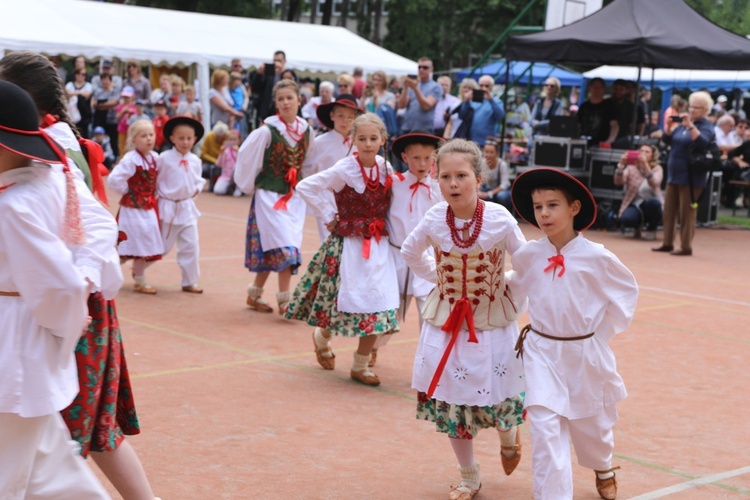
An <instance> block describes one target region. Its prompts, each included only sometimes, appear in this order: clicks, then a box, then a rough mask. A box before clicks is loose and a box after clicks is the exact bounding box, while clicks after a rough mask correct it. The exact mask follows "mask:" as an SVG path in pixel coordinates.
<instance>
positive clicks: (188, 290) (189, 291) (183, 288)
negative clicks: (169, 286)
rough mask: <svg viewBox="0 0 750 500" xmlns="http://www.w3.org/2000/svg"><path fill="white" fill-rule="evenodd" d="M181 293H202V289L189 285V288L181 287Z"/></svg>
mask: <svg viewBox="0 0 750 500" xmlns="http://www.w3.org/2000/svg"><path fill="white" fill-rule="evenodd" d="M182 291H183V292H188V293H203V288H201V287H199V286H196V285H190V286H183V287H182Z"/></svg>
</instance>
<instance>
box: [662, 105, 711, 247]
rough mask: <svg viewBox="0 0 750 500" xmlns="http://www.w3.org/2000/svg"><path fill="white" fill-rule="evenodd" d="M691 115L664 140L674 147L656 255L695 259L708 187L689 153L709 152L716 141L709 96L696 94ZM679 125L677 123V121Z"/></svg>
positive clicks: (704, 175) (681, 115)
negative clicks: (702, 203) (703, 194)
mask: <svg viewBox="0 0 750 500" xmlns="http://www.w3.org/2000/svg"><path fill="white" fill-rule="evenodd" d="M688 102H689V106H688V112H687V113H681V114H680V115H679V117H680V121H679V125H677V127H675V128H674V129H672V131H671V132H667V133H665V134H664V136H663V137H662V140H663V141H664V142H665V143H666V144H668V145H671V146H672V149H671V150H670V152H669V160H667V190H666V193H665V194H664V240H663V241H662V244H661V246H659V247H655V248H653V249H652V250H653V251H654V252H669V253H670V255H693V246H692V243H693V236H694V235H695V218H696V214H697V206H696V207H695V208H694V207H693V205H694V204H695V203H696V202H697V201H698V198H700V195H701V192H702V191H703V189H704V188H705V187H706V180H707V176H706V172H705V171H704V170H698V171H694V169H692V168H690V166H689V165H688V161H689V159H690V149H691V145H692V148H694V149H696V150H697V151H706V150H707V149H708V147H709V145H710V144H711V142H712V141H713V139H714V126H713V123H711V122H710V121H709V120H708V119H707V118H706V116H707V115H708V112H709V111H710V110H711V107H712V106H713V105H714V101H713V99H711V95H710V94H708V93H707V92H693V93H692V94H690V98H689V100H688ZM675 123H677V121H675ZM678 219H679V221H680V249H679V250H675V248H674V237H675V229H676V226H677V220H678Z"/></svg>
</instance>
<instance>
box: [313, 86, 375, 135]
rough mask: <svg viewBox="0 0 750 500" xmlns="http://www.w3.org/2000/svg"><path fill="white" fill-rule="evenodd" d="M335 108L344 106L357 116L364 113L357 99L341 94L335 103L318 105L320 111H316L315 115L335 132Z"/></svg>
mask: <svg viewBox="0 0 750 500" xmlns="http://www.w3.org/2000/svg"><path fill="white" fill-rule="evenodd" d="M334 106H344V107H345V108H349V109H353V110H354V111H356V112H357V116H359V115H361V114H362V113H364V110H363V109H362V108H360V107H359V104H358V103H357V98H356V97H354V96H353V95H351V94H341V95H340V96H338V97H337V98H336V100H335V101H333V102H329V103H326V104H320V105H318V109H316V110H315V114H316V115H317V116H318V121H319V122H320V123H322V124H323V125H325V127H326V128H327V129H329V130H333V120H332V119H331V114H332V113H333V108H334Z"/></svg>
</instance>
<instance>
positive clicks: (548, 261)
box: [509, 168, 638, 500]
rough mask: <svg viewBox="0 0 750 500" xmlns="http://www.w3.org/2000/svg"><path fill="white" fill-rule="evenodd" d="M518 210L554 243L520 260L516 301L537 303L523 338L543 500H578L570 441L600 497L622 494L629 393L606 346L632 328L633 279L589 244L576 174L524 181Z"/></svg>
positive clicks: (586, 204) (545, 242) (520, 254)
mask: <svg viewBox="0 0 750 500" xmlns="http://www.w3.org/2000/svg"><path fill="white" fill-rule="evenodd" d="M511 196H512V199H513V206H514V207H515V209H516V211H517V213H518V214H519V215H520V216H521V217H522V218H523V219H524V220H525V221H526V222H528V223H529V224H532V225H534V226H536V227H539V228H540V229H541V230H542V231H544V234H545V235H546V237H545V238H542V239H540V240H537V241H529V242H528V243H526V244H524V245H523V246H522V247H521V248H520V249H519V250H518V251H517V252H516V253H515V254H513V269H514V270H513V271H511V272H510V273H509V282H510V288H511V291H512V293H513V296H514V297H515V298H516V299H517V300H518V301H522V300H523V298H524V297H527V298H528V304H529V316H530V318H531V324H530V325H527V326H526V327H525V328H524V329H523V330H522V331H521V334H520V336H519V340H518V343H517V344H516V349H517V350H518V351H519V354H520V355H521V356H522V359H523V364H524V377H525V381H526V402H525V408H526V411H527V416H528V420H529V421H530V424H531V438H532V443H533V455H532V465H533V469H534V498H537V499H555V500H561V499H571V498H573V478H572V470H571V460H570V445H569V444H568V438H569V437H570V439H571V440H572V441H573V446H574V447H575V450H576V455H577V457H578V463H579V464H581V465H583V466H584V467H588V468H590V469H593V470H594V471H595V475H596V489H597V491H598V492H599V495H600V496H601V498H603V499H606V500H613V499H614V498H616V496H617V481H616V479H615V473H614V469H616V468H617V467H614V468H613V467H612V451H613V449H614V438H613V434H612V428H613V426H614V424H615V421H616V420H617V410H616V408H615V404H616V403H617V402H619V401H622V400H623V399H625V397H626V396H627V392H626V391H625V385H624V384H623V382H622V378H620V375H619V374H618V373H617V366H616V363H615V356H614V353H613V352H612V350H611V349H610V347H609V345H608V344H607V343H608V342H609V341H610V340H611V339H612V337H614V336H615V335H616V334H618V333H620V332H622V331H624V330H625V329H627V328H628V326H629V325H630V322H631V321H632V319H633V313H634V312H635V306H636V302H637V300H638V285H637V284H636V282H635V278H634V277H633V275H632V273H631V272H630V271H629V270H628V269H627V268H626V267H625V266H624V265H623V264H622V263H621V262H620V261H619V260H618V259H617V257H616V256H615V255H614V254H612V253H611V252H609V251H607V250H606V249H605V248H604V247H603V246H602V245H600V244H598V243H593V242H591V241H589V240H587V239H586V238H584V237H583V236H582V235H581V234H580V231H584V230H585V229H587V228H589V227H590V226H591V224H593V222H594V220H595V219H596V203H595V201H594V198H593V196H592V195H591V193H590V192H589V190H588V189H587V188H586V186H584V185H583V184H582V183H581V182H580V181H578V180H577V179H576V178H575V177H572V176H570V175H568V174H566V173H565V172H563V171H561V170H558V169H554V168H536V169H533V170H529V171H527V172H524V173H523V174H521V175H520V176H518V178H517V179H516V181H515V183H514V185H513V189H512V193H511Z"/></svg>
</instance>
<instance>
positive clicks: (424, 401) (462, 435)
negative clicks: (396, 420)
mask: <svg viewBox="0 0 750 500" xmlns="http://www.w3.org/2000/svg"><path fill="white" fill-rule="evenodd" d="M523 402H524V393H521V394H518V395H516V396H513V397H512V398H508V399H506V400H505V401H503V402H502V403H499V404H496V405H492V406H467V405H455V404H449V403H445V402H443V401H438V400H437V399H434V398H433V399H428V398H427V394H425V393H424V392H418V393H417V420H427V421H428V422H434V423H435V428H436V430H437V431H438V432H443V433H445V434H448V437H451V438H456V439H474V438H475V437H476V435H477V432H479V429H491V428H493V427H495V428H497V429H500V430H501V431H506V430H509V429H510V428H511V427H514V426H517V425H521V424H522V423H523V421H524V419H525V415H524V411H523Z"/></svg>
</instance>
